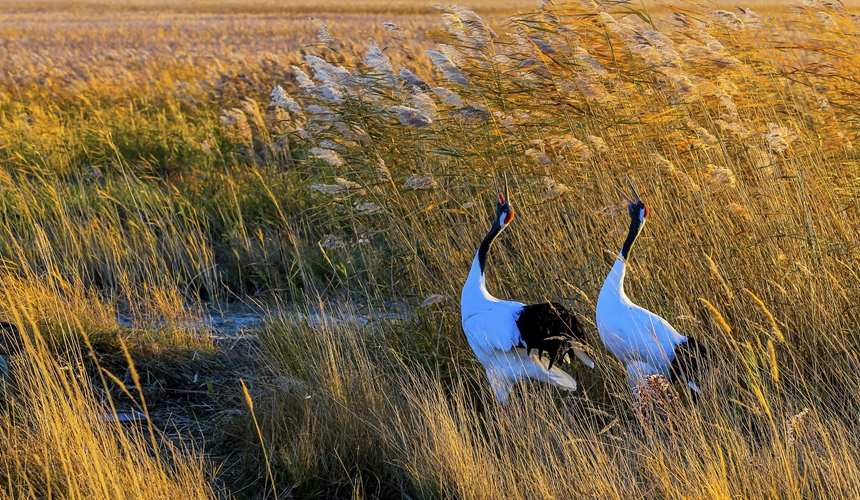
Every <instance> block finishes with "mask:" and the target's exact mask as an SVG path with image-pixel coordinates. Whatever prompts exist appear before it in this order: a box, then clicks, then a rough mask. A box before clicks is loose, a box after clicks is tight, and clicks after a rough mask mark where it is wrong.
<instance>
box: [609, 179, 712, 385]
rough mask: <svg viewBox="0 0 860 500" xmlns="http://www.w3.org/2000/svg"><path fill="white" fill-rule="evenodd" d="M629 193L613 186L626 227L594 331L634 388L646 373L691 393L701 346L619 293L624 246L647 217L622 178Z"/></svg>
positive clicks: (621, 290) (624, 263)
mask: <svg viewBox="0 0 860 500" xmlns="http://www.w3.org/2000/svg"><path fill="white" fill-rule="evenodd" d="M627 182H628V184H630V189H631V190H632V191H633V198H634V199H630V198H629V197H628V196H627V195H626V194H624V192H623V191H621V190H618V191H619V192H620V193H621V196H623V197H624V199H625V200H626V201H627V208H628V212H629V214H630V230H629V232H628V233H627V239H626V240H624V245H622V247H621V253H619V254H618V258H617V259H616V260H615V264H614V265H613V266H612V270H611V271H609V276H607V277H606V281H605V282H604V283H603V287H602V288H601V289H600V295H599V296H598V298H597V315H596V316H597V318H596V319H597V331H598V333H599V334H600V340H601V341H602V342H603V345H604V346H606V349H608V350H609V352H611V353H612V354H614V355H615V357H617V358H618V359H619V360H621V362H622V363H624V365H625V366H626V367H627V377H628V380H629V382H630V385H631V387H632V388H633V389H634V390H635V389H636V387H637V386H638V385H639V384H640V383H642V382H643V381H644V380H645V379H646V378H647V377H648V376H649V375H662V376H664V377H666V378H667V379H669V380H670V381H672V382H675V381H678V380H680V381H681V382H683V383H684V384H686V385H688V386H689V387H690V388H691V389H693V390H694V391H696V392H697V393H701V390H700V389H699V387H698V386H697V385H696V383H695V382H694V380H693V379H694V378H695V377H696V375H697V374H698V370H699V367H700V362H701V361H703V360H704V358H705V356H706V352H705V348H704V346H702V345H701V344H699V343H698V342H696V340H695V339H693V338H692V337H684V336H683V335H681V334H680V333H678V332H677V331H676V330H675V329H674V328H672V325H670V324H669V323H668V322H667V321H666V320H665V319H663V318H661V317H660V316H657V315H656V314H654V313H652V312H651V311H648V310H647V309H644V308H642V307H640V306H638V305H636V304H634V303H633V302H632V301H631V300H630V299H629V298H628V297H627V294H626V293H624V271H625V269H626V267H627V261H628V260H629V259H630V249H631V248H632V247H633V243H634V242H635V241H636V237H637V236H638V235H639V232H640V231H642V228H643V227H644V226H645V221H646V220H647V219H648V212H649V211H648V207H647V206H645V204H644V203H642V200H641V199H639V194H638V193H636V189H635V188H634V187H633V183H632V182H631V181H630V178H629V177H628V178H627Z"/></svg>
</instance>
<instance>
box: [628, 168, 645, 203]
mask: <svg viewBox="0 0 860 500" xmlns="http://www.w3.org/2000/svg"><path fill="white" fill-rule="evenodd" d="M626 177H627V184H630V189H631V190H632V191H633V196H635V197H636V203H642V200H640V199H639V193H637V192H636V188H635V187H633V181H631V180H630V176H629V175H628V176H626Z"/></svg>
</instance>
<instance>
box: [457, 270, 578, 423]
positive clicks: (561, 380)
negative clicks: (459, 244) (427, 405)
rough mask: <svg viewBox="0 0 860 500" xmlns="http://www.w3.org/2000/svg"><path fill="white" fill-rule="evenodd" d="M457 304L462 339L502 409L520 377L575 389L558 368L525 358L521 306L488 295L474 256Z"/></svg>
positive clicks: (571, 379) (574, 382) (533, 357)
mask: <svg viewBox="0 0 860 500" xmlns="http://www.w3.org/2000/svg"><path fill="white" fill-rule="evenodd" d="M461 301H462V302H461V306H462V307H461V312H462V320H463V331H464V332H465V333H466V340H468V342H469V346H470V347H471V348H472V350H473V351H475V356H477V358H478V361H480V362H481V364H483V365H484V368H486V370H487V379H489V381H490V387H492V389H493V392H494V394H495V396H496V399H498V400H499V402H500V403H501V404H502V405H503V406H504V405H505V404H506V402H507V399H508V394H510V392H511V388H512V387H513V386H514V384H516V383H517V382H518V381H520V380H522V379H524V378H531V379H535V380H539V381H541V382H546V383H549V384H553V385H556V386H558V387H561V388H563V389H567V390H571V391H575V390H576V380H574V379H573V377H571V376H570V375H568V374H567V373H565V372H564V371H563V370H561V369H560V368H559V367H558V366H554V367H552V368H551V369H547V367H546V366H545V363H544V362H542V361H541V360H540V358H539V357H538V356H537V355H535V354H532V355H528V354H527V353H526V349H524V348H521V347H517V346H518V345H522V339H521V338H520V333H519V329H518V328H517V319H518V318H519V316H520V313H521V312H522V310H523V308H524V307H525V305H524V304H522V303H520V302H514V301H508V300H499V299H497V298H495V297H493V296H492V295H490V292H488V291H487V287H486V283H485V279H484V275H483V273H482V272H481V266H480V263H479V261H478V256H477V255H476V256H475V260H474V261H473V262H472V269H471V271H470V272H469V278H468V279H467V280H466V284H465V285H464V286H463V293H462V295H461Z"/></svg>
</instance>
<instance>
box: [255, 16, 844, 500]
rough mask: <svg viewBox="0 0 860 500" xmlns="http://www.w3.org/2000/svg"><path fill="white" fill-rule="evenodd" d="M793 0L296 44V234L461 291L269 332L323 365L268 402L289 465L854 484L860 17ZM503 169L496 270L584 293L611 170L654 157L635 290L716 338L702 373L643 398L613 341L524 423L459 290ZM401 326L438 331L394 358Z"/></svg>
mask: <svg viewBox="0 0 860 500" xmlns="http://www.w3.org/2000/svg"><path fill="white" fill-rule="evenodd" d="M792 9H793V10H792V12H791V14H790V15H786V16H783V17H781V18H779V21H777V20H766V19H764V18H762V17H759V16H758V15H757V14H755V13H754V12H752V11H751V10H741V11H739V13H738V14H736V13H730V12H727V11H720V10H713V11H709V10H705V8H704V7H697V8H695V9H692V10H691V9H681V8H667V9H666V10H665V11H663V14H662V16H663V17H660V18H656V17H652V16H651V15H650V14H649V13H648V12H646V11H644V10H635V9H632V8H631V7H630V6H629V5H625V6H623V7H618V6H616V7H612V6H610V5H603V4H599V3H590V2H587V3H582V4H579V5H578V4H559V5H554V4H552V3H549V2H547V3H545V4H544V6H543V7H542V8H541V9H539V10H537V11H534V12H533V13H530V14H527V15H524V16H521V17H518V18H513V19H512V20H511V22H510V25H509V29H508V31H507V32H506V33H503V34H500V35H498V36H497V35H496V34H495V33H492V32H491V31H490V30H489V29H488V28H487V26H486V25H485V24H483V22H482V21H481V20H480V19H479V18H477V17H476V16H474V14H473V13H471V12H470V11H467V10H463V9H457V8H450V9H443V10H444V11H445V13H444V14H443V18H444V20H445V22H446V24H447V26H448V30H449V35H450V39H449V40H448V41H447V43H446V44H445V45H442V46H440V47H439V49H438V50H437V51H436V52H434V53H430V56H431V58H432V59H433V62H434V65H435V68H436V69H437V70H438V72H437V75H436V77H434V78H433V79H430V78H427V77H425V78H426V82H427V83H425V81H420V78H419V77H415V76H414V75H412V74H410V73H408V72H406V71H403V70H402V69H400V70H399V69H397V67H396V66H395V65H393V64H390V62H389V61H388V60H387V59H386V55H385V54H384V53H382V52H380V51H379V50H378V49H377V48H376V47H375V46H373V45H371V46H370V47H369V49H368V52H367V56H366V57H365V59H364V61H363V62H361V63H358V64H355V65H353V66H350V67H342V66H340V63H337V64H335V63H328V62H326V61H325V57H327V56H329V55H330V54H331V53H330V52H328V51H325V50H323V51H320V52H319V53H318V54H319V56H320V57H322V58H320V57H316V56H308V57H307V58H306V65H304V66H302V67H298V68H295V71H296V72H297V74H298V75H299V79H298V84H299V86H300V90H299V91H298V92H294V93H292V94H291V95H290V96H288V97H289V98H286V97H280V94H279V97H277V99H276V101H277V103H279V105H280V106H281V109H280V110H279V112H281V113H283V116H284V118H285V125H284V126H286V127H291V129H288V135H287V137H291V138H295V141H296V144H297V148H298V150H302V149H303V150H304V151H306V154H307V156H306V158H303V159H301V158H300V159H299V165H301V167H300V168H301V172H302V175H304V176H305V181H304V182H305V183H306V186H307V189H308V191H307V192H308V194H309V196H310V198H309V202H310V203H311V205H312V206H311V208H309V209H308V210H307V211H306V212H304V214H305V215H304V216H305V217H307V220H309V221H311V223H310V224H309V225H308V226H306V227H304V229H303V235H304V236H303V237H304V238H310V239H311V240H317V241H319V242H320V250H319V251H320V253H321V254H322V255H323V256H324V257H325V259H326V261H327V263H329V264H330V266H331V277H332V284H333V285H335V286H336V287H340V288H342V289H347V290H351V291H353V292H354V291H356V290H360V294H359V295H360V296H361V297H368V296H369V297H370V298H390V297H400V298H403V299H405V300H406V301H407V302H409V303H411V304H415V305H418V304H419V303H421V302H422V301H424V299H425V298H426V297H428V296H431V295H440V296H442V297H447V298H448V300H447V302H445V301H443V302H442V303H441V305H434V306H431V307H438V308H440V309H441V311H442V312H440V314H441V316H439V317H438V318H437V319H433V320H430V321H429V322H430V324H431V325H432V326H430V325H427V324H426V323H421V322H419V324H421V326H420V327H419V326H414V327H413V328H414V329H413V328H409V327H404V326H403V325H391V324H386V322H385V321H384V320H383V321H376V322H374V321H371V324H374V323H375V324H377V325H378V324H379V323H382V324H381V325H378V326H377V328H378V329H371V330H370V331H365V330H364V329H358V328H355V327H349V326H342V325H340V326H338V325H318V326H313V325H310V326H306V327H303V328H296V327H294V326H280V327H277V328H275V329H274V330H272V331H270V332H269V333H267V334H266V335H265V336H264V342H265V343H266V345H267V346H268V350H269V352H270V353H271V355H272V359H273V360H274V362H275V364H274V366H275V367H276V368H277V369H278V370H281V371H282V372H283V373H289V374H291V375H292V376H295V377H297V378H298V379H301V380H304V381H305V382H306V383H307V384H308V386H306V387H304V388H303V389H301V390H291V391H288V396H287V400H286V401H285V402H283V403H281V405H280V406H278V404H275V407H276V408H280V409H279V410H276V412H275V413H273V417H272V419H273V420H272V422H271V423H270V424H269V425H270V426H272V427H271V429H272V432H274V433H275V435H276V436H279V437H277V438H274V439H277V441H276V443H278V444H276V445H275V446H276V447H280V446H281V444H280V443H282V442H283V441H282V440H284V439H286V442H287V444H286V445H285V446H286V447H285V450H286V451H285V455H286V456H285V457H283V461H284V463H283V464H282V465H283V467H282V468H281V470H282V471H283V472H284V473H285V474H286V477H288V478H292V479H293V480H295V481H296V482H297V483H298V484H299V485H305V486H307V487H308V489H307V490H302V491H303V492H304V493H305V494H307V495H309V496H313V495H315V494H319V493H320V491H326V492H327V493H329V494H333V495H336V494H342V493H343V491H344V488H353V490H354V489H355V488H357V487H359V486H360V487H361V488H365V489H366V488H370V490H368V491H372V493H367V494H369V495H375V494H383V495H391V496H395V495H396V494H397V492H404V491H405V492H407V493H408V494H409V495H416V496H431V497H433V496H455V497H465V498H473V497H480V498H507V497H523V498H533V497H547V496H549V497H561V498H568V497H578V496H592V497H600V498H603V497H607V496H615V497H623V498H628V497H648V498H662V497H670V496H671V497H696V498H699V497H714V498H724V497H726V496H741V497H750V498H764V497H791V498H800V497H806V496H815V497H819V496H824V497H834V498H838V497H842V496H846V495H847V496H852V494H856V493H854V490H855V489H856V481H855V480H854V478H856V477H857V469H856V460H854V459H853V458H848V457H854V456H856V451H857V443H856V442H855V440H854V438H853V437H852V436H853V435H855V434H856V424H855V422H854V418H853V415H854V414H855V413H856V410H857V408H856V405H855V403H854V398H851V397H848V398H846V397H845V396H846V395H847V394H854V393H856V391H857V389H858V383H857V379H856V377H855V376H854V375H853V374H854V372H855V367H856V366H857V362H858V359H857V354H856V351H855V350H854V346H855V345H856V343H857V331H858V330H857V311H856V307H855V305H856V303H857V299H858V296H857V292H858V290H860V286H858V285H860V280H858V275H857V273H856V271H855V270H856V269H858V260H857V259H858V256H857V254H856V252H854V251H853V250H852V248H854V246H855V244H856V238H857V231H856V229H857V217H856V210H857V201H856V200H857V196H856V195H857V179H858V169H857V163H856V158H855V153H854V149H853V144H852V141H853V140H855V139H856V137H855V136H856V133H857V129H856V126H855V125H854V124H853V121H852V120H854V116H855V113H856V109H855V104H854V103H853V101H852V100H851V98H850V97H849V96H850V95H853V92H855V91H856V88H855V87H856V85H857V82H856V79H855V77H854V75H853V74H852V73H853V70H851V69H850V68H852V67H853V65H854V64H855V63H854V62H852V61H853V59H852V58H853V56H852V55H851V54H854V53H855V52H856V38H855V37H856V35H855V33H856V29H857V27H856V25H855V22H856V18H855V17H851V16H850V15H849V14H848V13H847V12H844V10H843V9H842V8H841V7H840V6H836V5H833V4H818V3H815V4H814V5H810V6H808V7H793V8H792ZM762 40H765V41H764V42H763V41H762ZM302 72H304V73H307V76H306V77H302V74H303V73H302ZM311 78H313V80H312V79H311ZM278 92H280V91H278ZM502 172H506V173H507V174H508V178H509V180H510V181H511V185H512V196H511V197H512V204H513V206H514V207H515V210H517V211H518V215H519V216H518V218H517V219H516V220H515V222H514V224H513V227H512V229H511V231H509V232H506V233H505V235H504V237H503V238H502V239H501V242H500V245H499V246H498V247H496V250H495V251H494V254H493V257H492V262H491V270H490V285H489V287H490V289H491V290H493V291H495V292H496V293H497V295H499V296H502V297H513V298H516V299H519V300H525V301H537V300H546V299H549V298H552V299H556V300H558V299H559V298H561V299H562V300H563V301H564V302H566V303H567V304H568V305H570V306H572V307H573V308H574V309H575V310H576V311H577V312H578V313H580V314H581V315H582V316H583V317H584V318H586V319H588V318H590V317H591V315H592V314H593V313H592V311H593V307H594V301H595V300H596V296H597V293H598V291H599V289H600V286H601V284H602V281H603V279H604V277H605V275H606V273H607V270H608V268H609V266H610V263H611V261H612V259H613V258H614V255H615V254H616V253H617V249H618V247H619V245H620V242H621V240H622V239H623V234H624V231H625V229H626V224H625V221H624V217H623V210H621V209H620V207H619V200H618V197H617V195H616V193H615V192H614V190H613V186H614V185H618V184H619V183H620V182H621V180H622V179H623V177H624V175H625V174H630V175H631V176H633V177H634V178H635V179H636V183H637V185H638V186H641V188H640V191H644V194H643V197H644V199H645V200H646V203H649V205H650V206H651V207H652V209H653V212H652V213H654V214H655V215H654V216H653V217H652V222H651V224H649V225H648V227H647V228H646V230H645V233H644V234H643V239H642V242H641V243H640V244H639V245H638V246H637V249H636V251H635V257H634V264H633V267H632V269H633V272H632V276H631V278H630V280H629V285H628V286H629V288H628V293H629V294H630V295H631V296H632V297H633V298H634V300H636V301H637V302H639V303H641V304H642V305H644V306H646V307H648V308H649V309H651V310H654V311H656V312H658V313H659V314H661V315H663V316H664V317H666V318H667V319H669V321H670V322H672V323H673V324H675V325H676V326H678V328H679V330H681V331H682V332H683V333H685V334H689V335H692V336H694V337H697V338H699V339H702V340H703V341H704V342H705V343H706V344H707V346H708V348H709V350H710V351H711V352H712V353H713V354H712V360H711V371H710V376H709V377H710V378H709V380H708V381H706V383H705V393H706V396H705V397H704V398H701V399H700V400H699V401H697V402H696V403H695V404H693V403H691V402H689V401H687V399H686V397H684V396H682V397H681V400H680V401H681V402H680V403H674V402H673V401H674V399H673V398H672V397H671V396H670V395H665V394H663V395H661V393H660V391H661V389H660V388H656V389H655V391H656V392H655V396H654V400H653V401H651V402H650V403H647V404H644V406H638V407H637V408H638V410H637V411H634V408H633V405H632V401H631V399H630V395H629V391H628V389H627V388H626V387H624V385H623V384H622V383H621V381H622V380H623V374H622V371H621V370H620V367H619V366H618V365H617V363H616V362H614V361H613V359H612V358H611V357H610V356H608V355H606V354H605V353H604V355H602V356H599V357H600V362H599V365H600V367H601V368H600V370H598V371H597V372H596V373H579V369H578V368H574V370H575V373H574V375H575V376H576V377H577V378H578V379H580V380H581V381H582V383H581V386H582V388H583V389H582V391H581V392H580V393H578V397H565V398H564V399H563V400H557V399H555V398H557V396H556V395H553V394H550V393H548V392H544V391H543V389H539V390H537V394H536V395H535V394H531V393H529V394H526V395H523V396H522V397H521V398H520V399H518V400H517V401H518V402H517V404H516V405H517V406H516V409H515V410H514V411H513V412H512V413H513V417H512V419H511V421H506V420H504V419H501V418H500V417H499V415H498V413H497V410H496V409H495V407H494V406H493V405H492V404H486V398H487V394H488V393H487V391H486V388H485V387H480V388H477V389H476V388H474V387H471V384H472V382H471V381H473V380H475V379H477V380H480V377H479V376H475V371H474V369H473V366H472V365H474V360H473V358H472V356H470V354H469V353H468V350H467V349H465V348H464V343H463V342H462V333H461V331H460V329H459V325H458V324H457V321H456V310H457V301H456V297H457V295H458V292H459V289H460V287H461V284H462V282H463V280H464V277H465V275H466V272H467V268H468V265H469V263H470V262H471V258H472V256H473V253H474V251H475V247H476V245H477V243H478V242H479V241H480V239H481V237H482V235H483V233H484V231H486V230H487V227H488V225H489V221H490V215H489V211H488V208H489V207H490V203H489V200H490V199H491V198H492V194H493V193H492V191H491V189H492V188H491V186H492V183H491V179H490V176H491V174H496V175H497V176H498V175H499V174H501V173H502ZM416 176H417V177H416ZM434 300H435V299H434ZM431 302H433V301H431ZM424 321H426V319H425V320H424ZM428 327H429V328H428ZM404 328H405V330H404ZM389 330H393V331H394V332H401V333H400V334H397V333H391V332H390V331H389ZM410 330H413V331H415V330H417V331H419V332H424V333H417V334H415V337H414V339H412V340H407V341H404V340H403V339H404V338H407V339H408V338H410V337H409V334H408V333H406V334H405V337H404V334H403V332H404V331H406V332H409V331H410ZM297 332H301V333H297ZM426 332H435V333H436V334H437V337H436V339H437V340H436V342H425V341H424V338H426ZM422 336H424V337H422ZM392 339H394V340H396V341H392ZM593 344H594V345H595V346H597V345H598V344H599V343H598V342H596V339H595V341H594V342H593ZM403 345H411V346H422V347H423V349H422V347H418V348H414V347H413V348H414V349H415V350H416V351H418V352H417V353H416V355H415V356H410V357H409V359H406V360H404V359H403V356H402V355H400V354H398V353H399V352H401V349H403V348H402V347H401V346H403ZM392 346H394V347H392ZM440 346H442V349H441V350H440ZM407 350H408V348H407ZM441 352H447V354H446V355H443V356H440V353H441ZM462 366H466V367H468V368H457V367H462ZM443 374H444V375H443ZM452 374H453V375H452ZM464 380H468V381H470V382H468V383H466V382H464ZM298 393H301V394H302V395H309V396H310V399H307V400H306V401H305V400H302V399H301V398H299V397H297V396H296V394H298ZM291 398H293V399H291ZM476 398H477V401H483V404H481V403H476V400H475V399H476ZM285 408H286V409H288V410H285ZM299 408H302V409H301V410H299ZM806 409H808V411H807V410H806ZM284 411H287V412H288V414H290V415H292V412H300V413H299V414H300V415H304V416H303V417H301V418H294V417H292V416H283V417H279V415H280V412H284ZM278 429H283V431H282V432H278ZM285 436H293V438H292V439H289V438H285ZM342 440H345V441H342ZM322 450H326V451H322ZM321 451H322V452H321ZM319 471H325V472H324V473H323V475H322V479H321V478H320V476H319V475H316V474H317V473H318V472H319ZM309 473H310V474H313V476H312V477H310V478H309V477H308V476H307V474H309ZM320 484H324V485H329V486H328V487H323V486H320ZM404 484H405V485H407V486H404ZM356 485H359V486H356ZM319 488H324V489H323V490H319ZM404 488H405V489H404Z"/></svg>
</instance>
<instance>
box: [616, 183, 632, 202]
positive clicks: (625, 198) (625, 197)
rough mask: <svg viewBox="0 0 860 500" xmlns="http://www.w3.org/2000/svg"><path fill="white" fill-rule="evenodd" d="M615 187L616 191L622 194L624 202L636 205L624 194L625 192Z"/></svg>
mask: <svg viewBox="0 0 860 500" xmlns="http://www.w3.org/2000/svg"><path fill="white" fill-rule="evenodd" d="M614 187H615V190H616V191H618V194H620V195H621V196H622V197H623V198H624V200H625V201H627V204H628V205H633V204H634V203H635V202H634V201H633V200H631V199H630V197H629V196H627V195H626V194H624V191H622V190H620V189H618V186H614Z"/></svg>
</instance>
